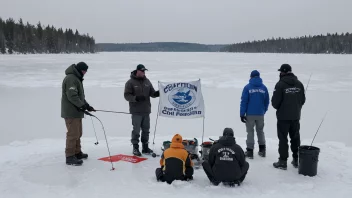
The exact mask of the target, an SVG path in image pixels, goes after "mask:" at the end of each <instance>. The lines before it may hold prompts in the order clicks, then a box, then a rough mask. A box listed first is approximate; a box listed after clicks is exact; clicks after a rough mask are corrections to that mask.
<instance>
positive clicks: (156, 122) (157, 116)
mask: <svg viewBox="0 0 352 198" xmlns="http://www.w3.org/2000/svg"><path fill="white" fill-rule="evenodd" d="M158 87H159V89H160V86H159V81H158ZM159 91H160V90H159ZM159 111H160V98H159V103H158V112H157V114H156V121H155V128H154V137H153V150H154V145H155V133H156V127H157V125H158V119H159Z"/></svg>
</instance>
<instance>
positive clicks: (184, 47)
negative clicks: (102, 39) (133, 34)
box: [97, 42, 225, 52]
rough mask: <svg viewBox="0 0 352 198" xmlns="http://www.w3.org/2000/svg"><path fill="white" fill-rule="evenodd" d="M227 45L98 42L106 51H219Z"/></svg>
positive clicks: (98, 47)
mask: <svg viewBox="0 0 352 198" xmlns="http://www.w3.org/2000/svg"><path fill="white" fill-rule="evenodd" d="M223 47H225V45H203V44H197V43H181V42H154V43H121V44H119V43H117V44H114V43H98V44H97V50H98V51H105V52H218V51H220V49H221V48H223Z"/></svg>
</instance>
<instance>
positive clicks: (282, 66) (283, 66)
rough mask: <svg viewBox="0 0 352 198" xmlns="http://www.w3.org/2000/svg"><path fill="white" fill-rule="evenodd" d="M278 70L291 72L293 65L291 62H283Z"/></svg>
mask: <svg viewBox="0 0 352 198" xmlns="http://www.w3.org/2000/svg"><path fill="white" fill-rule="evenodd" d="M278 71H281V72H283V73H287V72H291V71H292V67H291V66H290V65H289V64H282V65H281V67H280V69H278Z"/></svg>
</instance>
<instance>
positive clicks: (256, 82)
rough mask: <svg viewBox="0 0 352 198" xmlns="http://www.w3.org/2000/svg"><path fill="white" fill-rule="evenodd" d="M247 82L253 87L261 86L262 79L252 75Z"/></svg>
mask: <svg viewBox="0 0 352 198" xmlns="http://www.w3.org/2000/svg"><path fill="white" fill-rule="evenodd" d="M249 84H251V85H253V86H255V87H261V86H262V85H263V80H262V79H261V78H260V77H254V78H251V79H249Z"/></svg>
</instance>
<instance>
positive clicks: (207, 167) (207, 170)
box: [202, 161, 249, 186]
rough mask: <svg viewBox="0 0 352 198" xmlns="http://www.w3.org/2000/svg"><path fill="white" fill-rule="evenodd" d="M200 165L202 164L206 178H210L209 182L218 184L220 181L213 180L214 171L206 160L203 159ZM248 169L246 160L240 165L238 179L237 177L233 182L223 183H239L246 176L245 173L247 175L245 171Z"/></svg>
mask: <svg viewBox="0 0 352 198" xmlns="http://www.w3.org/2000/svg"><path fill="white" fill-rule="evenodd" d="M202 166H203V169H204V172H205V174H206V175H207V176H208V179H209V180H210V182H211V183H212V184H214V185H216V186H217V185H219V184H220V183H221V182H222V181H216V180H215V176H214V172H213V170H212V168H211V166H210V164H209V162H208V161H204V162H203V163H202ZM248 169H249V164H248V162H246V163H245V164H244V166H243V167H242V176H241V177H240V179H238V180H237V181H233V182H225V183H224V184H225V185H226V184H227V183H228V184H229V185H233V184H240V183H242V182H243V181H244V179H245V178H246V175H247V172H248Z"/></svg>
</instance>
